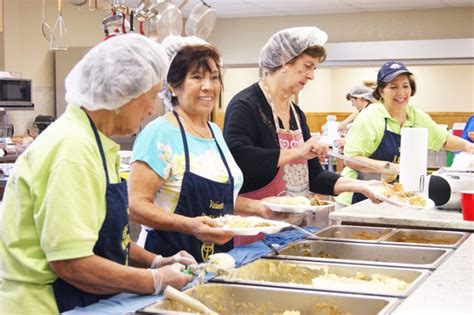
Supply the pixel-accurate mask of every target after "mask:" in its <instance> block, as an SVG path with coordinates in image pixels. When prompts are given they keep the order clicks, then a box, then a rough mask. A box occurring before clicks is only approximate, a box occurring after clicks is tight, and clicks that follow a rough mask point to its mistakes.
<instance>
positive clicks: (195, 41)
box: [158, 35, 209, 110]
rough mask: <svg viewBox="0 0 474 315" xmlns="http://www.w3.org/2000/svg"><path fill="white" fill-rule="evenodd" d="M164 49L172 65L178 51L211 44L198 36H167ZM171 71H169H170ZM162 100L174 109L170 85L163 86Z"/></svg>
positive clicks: (169, 107)
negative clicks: (188, 47) (187, 47)
mask: <svg viewBox="0 0 474 315" xmlns="http://www.w3.org/2000/svg"><path fill="white" fill-rule="evenodd" d="M161 44H162V45H163V48H164V49H165V52H166V54H167V55H168V58H169V59H170V63H171V62H172V61H173V59H174V57H175V56H176V54H177V53H178V51H179V50H180V49H181V48H183V47H185V46H192V45H208V44H209V43H208V42H206V41H205V40H204V39H202V38H199V37H196V36H185V37H183V36H178V35H169V36H167V37H166V38H165V39H164V40H163V42H162V43H161ZM168 70H169V69H168ZM158 95H159V96H160V98H161V99H162V100H163V103H164V104H165V106H166V107H167V108H168V109H169V110H172V109H173V104H172V103H171V98H172V95H171V91H170V89H169V87H168V84H167V83H166V80H165V84H163V90H162V91H161V92H160V93H159V94H158Z"/></svg>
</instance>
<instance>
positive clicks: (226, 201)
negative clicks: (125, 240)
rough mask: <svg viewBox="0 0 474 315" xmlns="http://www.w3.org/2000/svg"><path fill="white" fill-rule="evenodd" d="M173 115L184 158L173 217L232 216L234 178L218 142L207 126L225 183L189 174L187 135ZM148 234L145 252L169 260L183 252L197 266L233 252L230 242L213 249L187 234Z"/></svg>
mask: <svg viewBox="0 0 474 315" xmlns="http://www.w3.org/2000/svg"><path fill="white" fill-rule="evenodd" d="M173 114H174V116H175V117H176V119H177V120H178V124H179V129H180V131H181V137H182V139H183V145H184V154H185V158H186V170H185V172H184V176H183V181H182V183H181V192H180V194H179V200H178V203H177V205H176V209H175V211H174V213H175V214H180V215H184V216H187V217H191V218H193V217H198V216H201V215H206V216H209V217H212V218H214V217H219V216H223V215H225V214H232V213H233V210H234V178H233V177H232V173H231V172H230V168H229V165H228V164H227V161H226V159H225V157H224V154H223V153H222V150H221V148H220V146H219V144H218V143H217V140H215V136H214V132H213V131H212V128H211V126H210V125H209V124H208V127H209V129H210V130H211V133H212V138H213V139H214V141H215V142H216V145H217V149H218V150H219V154H220V156H221V158H222V161H223V162H224V165H225V168H226V169H227V174H228V176H229V179H228V180H227V182H226V183H220V182H216V181H213V180H210V179H207V178H205V177H202V176H199V175H197V174H193V173H191V172H190V163H189V149H188V142H187V140H186V133H185V131H184V128H183V125H182V124H181V121H180V120H179V117H178V114H177V113H176V112H175V111H173ZM147 232H148V233H147V237H146V241H145V249H147V250H148V251H151V252H153V253H156V254H159V255H163V256H172V255H174V254H176V253H177V252H179V251H180V250H186V251H187V252H188V253H190V254H191V255H193V256H194V258H195V259H196V261H197V262H202V261H204V260H207V259H208V257H209V255H212V254H214V253H220V252H227V251H229V250H231V249H232V248H233V242H232V240H231V241H229V242H227V243H225V244H223V245H216V244H214V243H212V244H207V245H206V244H204V243H203V242H202V241H200V240H198V239H197V238H196V237H194V236H193V235H190V234H184V233H180V232H171V231H159V230H148V231H147Z"/></svg>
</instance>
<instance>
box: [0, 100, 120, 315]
mask: <svg viewBox="0 0 474 315" xmlns="http://www.w3.org/2000/svg"><path fill="white" fill-rule="evenodd" d="M100 137H101V140H102V145H103V147H104V151H105V155H106V160H107V168H108V170H109V176H110V181H111V183H116V182H118V179H119V176H118V170H119V165H120V158H119V156H118V154H117V152H118V149H119V146H118V145H117V144H116V143H114V142H113V141H112V140H110V139H109V138H107V137H106V136H104V135H102V134H101V135H100ZM14 168H15V170H14V172H13V174H12V175H11V176H10V178H9V180H8V183H7V186H6V190H5V195H4V200H3V203H2V205H1V208H0V231H1V233H0V257H1V259H2V268H1V278H2V281H3V283H2V284H1V286H0V314H54V313H57V312H58V309H57V306H56V301H55V298H54V294H53V290H52V284H53V282H54V281H55V280H56V278H57V276H56V274H55V273H54V272H53V270H52V269H51V267H50V265H49V262H50V261H57V260H64V259H73V258H79V257H87V256H91V255H93V251H92V250H93V247H94V245H95V243H96V241H97V239H98V233H99V230H100V228H101V226H102V222H103V221H104V218H105V211H106V205H105V191H106V180H105V172H104V169H103V166H102V161H101V158H100V154H99V150H98V147H97V144H96V140H95V137H94V134H93V132H92V129H91V127H90V124H89V121H88V119H87V116H86V115H85V113H84V112H83V111H82V110H81V109H80V108H78V107H75V106H71V105H70V106H68V108H67V109H66V112H65V113H64V115H62V116H61V117H60V118H59V119H58V120H57V121H56V122H54V123H53V124H52V125H51V126H49V127H48V128H47V129H46V130H45V131H44V132H43V133H42V134H41V135H40V136H39V137H38V138H37V139H36V140H35V141H34V142H33V143H32V144H31V146H30V147H29V148H28V149H27V150H26V151H25V152H24V153H23V154H22V155H21V156H20V157H19V158H18V160H17V162H16V163H15V167H14Z"/></svg>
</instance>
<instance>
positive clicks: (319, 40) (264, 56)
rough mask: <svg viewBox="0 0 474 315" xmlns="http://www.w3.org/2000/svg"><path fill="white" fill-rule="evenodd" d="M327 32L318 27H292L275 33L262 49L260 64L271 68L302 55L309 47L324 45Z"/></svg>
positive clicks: (265, 68) (265, 67)
mask: <svg viewBox="0 0 474 315" xmlns="http://www.w3.org/2000/svg"><path fill="white" fill-rule="evenodd" d="M327 40H328V35H327V34H326V32H324V31H322V30H320V29H319V28H317V27H292V28H287V29H284V30H281V31H279V32H277V33H275V34H274V35H273V36H272V37H270V39H269V40H268V42H267V43H266V44H265V46H263V48H262V50H261V51H260V58H259V65H260V67H261V68H263V69H264V70H271V69H274V68H277V67H279V66H282V65H284V64H286V63H287V62H288V61H290V60H291V59H293V58H295V57H297V56H299V55H301V54H302V53H303V51H305V50H306V49H307V48H308V47H311V46H315V45H319V46H323V45H324V44H325V43H326V41H327Z"/></svg>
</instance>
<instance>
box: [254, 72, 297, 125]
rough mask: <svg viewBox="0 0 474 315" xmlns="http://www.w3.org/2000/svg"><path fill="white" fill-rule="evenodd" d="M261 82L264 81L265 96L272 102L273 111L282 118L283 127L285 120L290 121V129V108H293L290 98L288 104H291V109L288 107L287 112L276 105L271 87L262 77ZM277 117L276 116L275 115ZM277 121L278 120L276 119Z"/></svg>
mask: <svg viewBox="0 0 474 315" xmlns="http://www.w3.org/2000/svg"><path fill="white" fill-rule="evenodd" d="M260 82H262V85H263V88H264V89H265V92H266V93H264V94H265V96H266V98H267V100H268V103H269V104H270V106H271V107H272V109H273V111H274V112H275V113H276V116H277V117H280V119H281V120H282V122H283V127H285V122H288V129H290V113H289V110H290V108H291V104H290V100H288V105H289V107H290V108H289V109H288V112H285V111H280V110H279V109H278V108H277V107H276V106H275V103H274V102H273V99H272V96H271V94H270V89H269V88H268V85H267V82H265V79H262V80H260ZM275 118H276V117H275ZM275 121H276V120H275ZM285 129H286V128H285Z"/></svg>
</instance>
